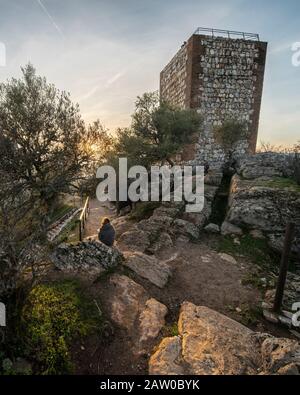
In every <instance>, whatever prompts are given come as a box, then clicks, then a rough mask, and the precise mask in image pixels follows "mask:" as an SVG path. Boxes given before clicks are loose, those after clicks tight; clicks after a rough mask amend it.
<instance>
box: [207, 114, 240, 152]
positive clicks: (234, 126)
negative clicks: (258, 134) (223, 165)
mask: <svg viewBox="0 0 300 395" xmlns="http://www.w3.org/2000/svg"><path fill="white" fill-rule="evenodd" d="M245 135H246V124H245V123H244V122H240V121H237V120H233V119H229V120H226V121H225V122H224V123H223V124H222V125H221V126H218V127H215V128H214V137H215V139H216V141H217V143H219V144H220V145H221V146H222V147H223V148H224V149H225V150H231V149H232V148H233V146H234V145H235V144H236V143H237V142H238V141H239V140H241V139H243V138H245Z"/></svg>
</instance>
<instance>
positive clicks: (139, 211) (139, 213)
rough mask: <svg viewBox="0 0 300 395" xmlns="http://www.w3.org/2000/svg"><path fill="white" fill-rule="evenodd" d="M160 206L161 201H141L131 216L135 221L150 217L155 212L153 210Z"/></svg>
mask: <svg viewBox="0 0 300 395" xmlns="http://www.w3.org/2000/svg"><path fill="white" fill-rule="evenodd" d="M159 206H160V202H141V203H139V204H137V205H136V208H135V209H134V211H132V212H131V214H130V216H129V218H130V219H132V220H134V221H141V220H142V219H148V218H150V217H151V215H152V214H153V211H154V210H155V209H156V208H158V207H159Z"/></svg>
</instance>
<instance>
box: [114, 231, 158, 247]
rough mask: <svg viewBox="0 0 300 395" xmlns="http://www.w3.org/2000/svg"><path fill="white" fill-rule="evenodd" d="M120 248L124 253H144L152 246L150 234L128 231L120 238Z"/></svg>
mask: <svg viewBox="0 0 300 395" xmlns="http://www.w3.org/2000/svg"><path fill="white" fill-rule="evenodd" d="M118 246H119V248H120V249H121V250H123V251H127V250H128V251H140V252H144V251H146V249H147V248H148V247H149V246H150V239H149V234H148V232H144V231H142V230H139V229H133V230H128V231H127V232H124V233H123V234H122V235H121V236H120V237H119V239H118Z"/></svg>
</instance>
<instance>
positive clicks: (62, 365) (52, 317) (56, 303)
mask: <svg viewBox="0 0 300 395" xmlns="http://www.w3.org/2000/svg"><path fill="white" fill-rule="evenodd" d="M87 314H88V315H87ZM99 319H100V318H99V316H98V315H97V312H96V306H95V305H94V304H93V303H91V302H89V301H88V300H86V299H85V298H84V297H83V295H82V294H81V292H80V288H79V286H78V284H76V283H75V282H74V281H64V282H61V283H54V284H43V285H38V286H36V287H34V288H33V289H32V291H31V292H30V294H29V297H28V299H27V301H26V303H25V306H24V308H23V311H22V322H23V326H24V337H25V338H24V342H25V347H26V350H27V354H28V356H29V357H32V356H33V357H34V359H35V363H36V365H37V370H38V371H39V372H40V373H42V374H64V373H69V372H71V371H72V362H71V357H70V352H69V347H70V343H71V341H72V340H73V339H75V338H76V337H80V336H86V335H87V334H88V333H90V332H91V331H94V330H96V328H100V325H99V324H100V322H99Z"/></svg>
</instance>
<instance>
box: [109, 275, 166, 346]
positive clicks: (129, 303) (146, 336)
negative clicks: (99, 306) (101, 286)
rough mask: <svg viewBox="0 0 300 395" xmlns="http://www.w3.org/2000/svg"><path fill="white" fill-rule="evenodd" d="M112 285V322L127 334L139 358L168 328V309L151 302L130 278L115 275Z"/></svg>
mask: <svg viewBox="0 0 300 395" xmlns="http://www.w3.org/2000/svg"><path fill="white" fill-rule="evenodd" d="M110 284H111V285H112V286H113V292H112V295H111V297H110V298H109V301H108V303H109V305H110V314H111V319H112V320H113V321H114V322H115V323H116V324H117V325H119V326H120V327H122V328H124V329H125V330H126V331H127V332H128V335H129V337H130V339H131V341H132V345H133V349H134V352H135V353H136V354H141V353H145V352H147V350H148V349H151V347H152V343H151V342H152V341H153V340H154V339H155V338H156V337H157V336H158V335H159V333H160V330H161V329H162V327H163V326H164V325H165V316H166V314H167V312H168V309H167V307H166V306H165V305H164V304H162V303H160V302H158V301H157V300H156V299H154V298H149V296H148V294H147V292H146V290H145V289H144V288H143V287H142V286H141V285H139V284H137V283H136V282H135V281H133V280H132V279H130V278H129V277H127V276H124V275H119V274H113V275H112V276H111V277H110Z"/></svg>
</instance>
